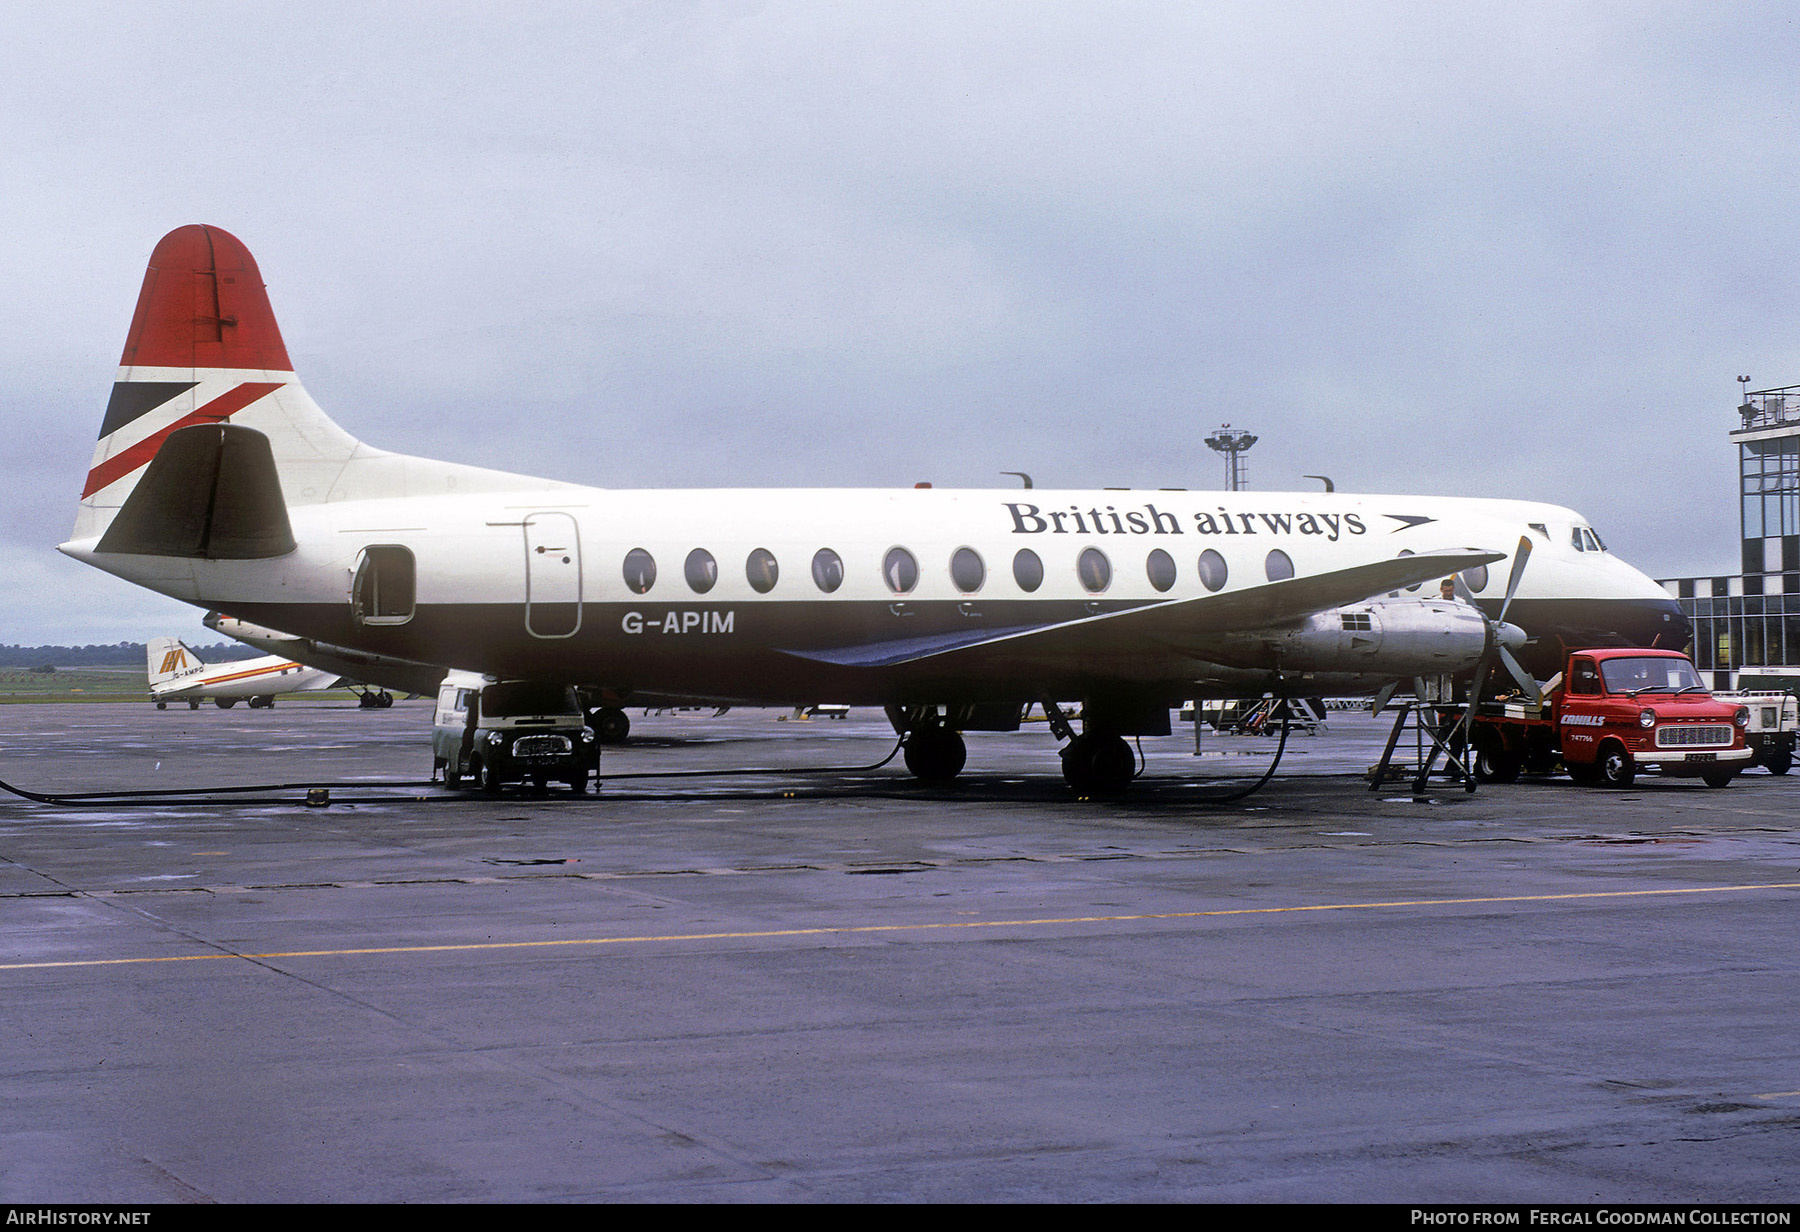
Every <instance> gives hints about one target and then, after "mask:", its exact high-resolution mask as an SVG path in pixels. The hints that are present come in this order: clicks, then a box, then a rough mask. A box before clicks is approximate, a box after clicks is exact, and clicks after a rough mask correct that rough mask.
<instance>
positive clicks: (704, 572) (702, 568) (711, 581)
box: [682, 548, 719, 595]
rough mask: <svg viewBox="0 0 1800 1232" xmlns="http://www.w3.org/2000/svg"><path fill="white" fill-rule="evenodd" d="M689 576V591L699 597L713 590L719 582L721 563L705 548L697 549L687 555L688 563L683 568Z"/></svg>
mask: <svg viewBox="0 0 1800 1232" xmlns="http://www.w3.org/2000/svg"><path fill="white" fill-rule="evenodd" d="M682 572H683V573H685V574H686V575H687V584H688V589H690V590H692V591H693V592H694V593H695V594H697V595H703V594H705V593H706V592H707V591H709V590H711V589H712V588H713V587H714V586H715V585H717V584H718V581H719V562H718V561H716V560H714V559H713V554H712V553H711V552H709V551H707V550H706V549H705V548H695V549H694V550H693V551H691V552H689V553H688V554H687V563H686V564H685V565H683V566H682Z"/></svg>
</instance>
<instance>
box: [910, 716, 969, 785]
mask: <svg viewBox="0 0 1800 1232" xmlns="http://www.w3.org/2000/svg"><path fill="white" fill-rule="evenodd" d="M903 753H904V756H905V758H906V768H907V769H908V770H910V771H912V774H913V777H914V778H916V779H918V780H919V781H920V782H921V783H948V782H950V781H951V780H952V779H954V778H955V777H956V776H957V775H959V774H961V773H962V770H963V766H965V765H966V764H968V760H969V746H968V745H967V744H965V743H963V738H962V733H961V732H954V731H950V730H949V729H948V728H943V727H918V728H914V729H913V731H912V734H911V735H909V736H907V738H906V748H905V749H904V750H903Z"/></svg>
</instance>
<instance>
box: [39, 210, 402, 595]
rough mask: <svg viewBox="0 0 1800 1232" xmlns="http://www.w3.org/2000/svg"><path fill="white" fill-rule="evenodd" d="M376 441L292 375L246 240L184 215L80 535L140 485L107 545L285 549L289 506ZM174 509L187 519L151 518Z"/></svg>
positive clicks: (327, 483) (309, 497) (159, 271)
mask: <svg viewBox="0 0 1800 1232" xmlns="http://www.w3.org/2000/svg"><path fill="white" fill-rule="evenodd" d="M257 437H260V438H262V439H261V440H260V441H258V440H256V439H255V438H257ZM379 452H380V451H377V450H371V449H369V448H368V447H367V446H365V445H362V444H361V443H360V442H358V441H357V440H356V438H355V437H353V436H351V435H350V434H349V433H347V432H345V431H344V430H343V429H342V428H339V427H338V426H337V425H336V424H335V423H333V422H332V421H331V419H330V417H329V416H327V415H326V414H325V412H324V411H322V410H320V409H319V407H318V404H316V403H315V402H314V401H313V400H312V398H311V397H310V396H308V394H307V392H306V390H305V388H304V387H303V386H302V385H301V384H300V381H299V378H298V377H296V376H295V375H294V366H293V363H292V362H291V361H290V360H289V359H288V353H287V347H286V345H285V344H283V342H282V340H281V330H280V328H279V327H278V326H277V325H276V324H275V313H274V311H273V310H272V309H271V308H270V307H269V297H268V294H267V292H266V291H265V290H264V288H263V282H262V275H261V273H260V272H259V271H258V270H257V267H256V260H255V258H253V257H252V256H251V255H250V252H249V250H248V249H246V248H245V247H244V245H243V244H242V243H240V242H239V241H238V240H237V239H236V238H235V237H234V236H232V235H230V234H229V233H227V232H225V231H222V230H220V229H219V228H217V227H209V226H187V227H180V228H177V229H176V230H174V231H171V232H170V233H169V234H168V235H165V236H164V237H163V238H162V240H161V242H160V243H158V244H157V246H156V250H155V251H154V252H153V253H152V254H151V256H150V264H149V268H148V269H146V270H145V272H144V285H143V289H142V290H141V291H139V293H138V302H137V310H136V311H135V312H134V313H133V314H132V318H131V330H130V333H129V334H128V335H127V337H126V339H125V351H124V354H123V355H122V356H120V359H119V376H118V380H117V382H116V383H115V384H114V385H113V390H112V398H111V399H110V400H109V401H108V403H107V406H106V414H105V417H104V418H103V419H102V421H101V425H100V439H99V442H98V443H97V444H96V445H95V447H94V456H93V461H92V463H91V464H90V465H89V468H88V475H87V481H86V483H85V484H84V485H83V487H82V493H81V506H80V512H79V513H78V514H77V517H76V523H75V533H74V535H73V538H74V539H76V540H94V539H101V538H102V537H103V536H107V532H108V530H109V529H112V528H113V525H114V522H115V520H117V519H118V518H119V517H120V515H121V512H122V511H123V510H124V509H125V508H126V507H127V506H128V505H130V504H132V503H133V497H134V496H136V497H137V500H136V502H135V503H136V505H137V510H136V514H137V517H136V518H135V519H133V521H134V522H135V523H136V524H135V525H134V526H132V527H130V528H121V533H119V534H117V535H113V536H108V537H107V538H108V540H109V541H107V542H105V543H104V545H103V546H102V547H101V549H100V550H103V551H115V552H137V553H142V554H152V555H180V556H217V555H224V556H227V557H236V558H240V559H241V558H243V557H244V556H245V555H279V554H281V553H282V552H285V551H289V550H291V549H292V547H293V543H292V540H291V537H286V542H285V545H284V544H283V539H284V537H285V523H286V516H285V509H286V506H287V505H288V504H308V503H313V502H316V501H323V500H324V499H326V494H327V492H328V491H329V490H330V488H331V486H332V483H333V482H334V480H335V479H336V478H337V476H338V475H339V474H340V473H341V472H342V471H343V469H344V468H345V466H346V464H347V463H349V462H350V460H351V459H352V458H354V457H356V456H358V455H359V454H360V455H369V456H374V455H378V454H379ZM171 455H174V456H173V457H171ZM159 464H160V468H159ZM159 469H160V471H161V473H160V474H159ZM146 480H151V481H158V480H159V481H160V482H150V483H146ZM153 496H154V499H152V497H153ZM215 498H222V500H220V499H215ZM276 510H281V511H283V512H282V516H281V517H280V518H276V517H274V516H273V515H274V511H276ZM202 514H204V515H205V516H203V517H202V516H200V515H202ZM197 518H198V521H197V520H196V519H197ZM244 518H247V519H248V520H247V521H246V522H243V524H242V525H240V524H239V521H240V519H244ZM165 520H166V521H171V522H173V523H175V524H177V526H178V527H179V529H177V530H176V531H173V532H168V533H165V532H162V531H159V530H155V529H153V528H154V527H155V526H156V525H157V524H159V523H161V522H163V521H165ZM127 529H128V530H129V533H126V531H127ZM218 547H223V548H224V551H223V552H219V551H216V550H215V549H216V548H218ZM170 548H178V549H181V550H164V549H170Z"/></svg>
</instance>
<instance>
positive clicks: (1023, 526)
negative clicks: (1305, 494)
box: [1006, 501, 1369, 543]
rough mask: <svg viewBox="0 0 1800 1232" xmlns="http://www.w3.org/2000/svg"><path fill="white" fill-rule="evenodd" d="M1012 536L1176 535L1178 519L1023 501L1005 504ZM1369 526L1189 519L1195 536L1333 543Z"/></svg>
mask: <svg viewBox="0 0 1800 1232" xmlns="http://www.w3.org/2000/svg"><path fill="white" fill-rule="evenodd" d="M1006 509H1007V512H1009V513H1010V514H1012V533H1013V534H1015V535H1043V534H1051V535H1180V534H1184V533H1186V532H1184V531H1183V530H1182V526H1181V519H1180V518H1178V517H1176V516H1175V515H1174V514H1172V513H1165V512H1163V511H1162V510H1160V509H1158V508H1157V507H1156V506H1155V505H1145V506H1144V507H1143V508H1142V509H1126V510H1123V511H1121V510H1119V509H1117V508H1115V507H1114V506H1112V505H1108V506H1106V508H1105V509H1101V508H1099V507H1097V506H1096V507H1094V508H1091V509H1082V508H1080V507H1078V506H1075V505H1070V506H1069V507H1068V508H1067V509H1040V508H1038V507H1037V506H1036V505H1030V504H1026V503H1024V502H1022V501H1021V502H1013V501H1008V502H1006ZM1368 530H1369V528H1368V527H1367V526H1365V525H1363V520H1362V518H1361V517H1359V516H1358V515H1356V514H1354V513H1345V514H1336V513H1232V512H1230V511H1228V510H1227V509H1226V508H1225V506H1223V505H1220V506H1219V507H1218V512H1217V513H1207V512H1205V511H1202V512H1199V513H1196V514H1195V515H1194V533H1195V534H1200V535H1254V534H1258V533H1266V534H1271V535H1322V536H1324V537H1325V539H1326V540H1327V541H1328V542H1331V543H1336V542H1337V540H1338V536H1339V535H1363V534H1367V533H1368Z"/></svg>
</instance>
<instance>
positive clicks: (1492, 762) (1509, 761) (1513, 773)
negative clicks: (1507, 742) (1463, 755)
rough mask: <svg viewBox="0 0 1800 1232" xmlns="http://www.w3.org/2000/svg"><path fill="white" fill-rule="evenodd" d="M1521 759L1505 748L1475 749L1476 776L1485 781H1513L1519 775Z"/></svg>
mask: <svg viewBox="0 0 1800 1232" xmlns="http://www.w3.org/2000/svg"><path fill="white" fill-rule="evenodd" d="M1520 768H1521V763H1520V759H1519V758H1517V757H1515V756H1514V755H1513V754H1511V753H1508V752H1507V751H1506V750H1505V749H1495V748H1481V747H1477V748H1476V750H1475V777H1476V778H1477V779H1479V780H1480V781H1481V782H1483V783H1512V782H1516V781H1517V780H1518V777H1519V770H1520Z"/></svg>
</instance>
